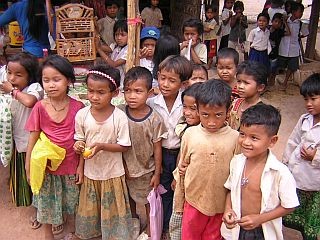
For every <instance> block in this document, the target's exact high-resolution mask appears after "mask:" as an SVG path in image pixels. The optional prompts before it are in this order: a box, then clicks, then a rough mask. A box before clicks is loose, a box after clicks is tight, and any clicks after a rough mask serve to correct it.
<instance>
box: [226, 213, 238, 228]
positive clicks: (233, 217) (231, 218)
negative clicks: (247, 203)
mask: <svg viewBox="0 0 320 240" xmlns="http://www.w3.org/2000/svg"><path fill="white" fill-rule="evenodd" d="M222 221H223V222H224V224H225V225H226V227H227V228H228V229H232V228H234V227H235V226H237V223H238V222H237V214H236V213H235V212H234V211H233V210H232V209H230V210H229V211H226V212H224V213H223V217H222Z"/></svg>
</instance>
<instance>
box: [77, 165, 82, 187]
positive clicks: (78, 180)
mask: <svg viewBox="0 0 320 240" xmlns="http://www.w3.org/2000/svg"><path fill="white" fill-rule="evenodd" d="M82 183H83V167H81V166H78V167H77V171H76V184H82Z"/></svg>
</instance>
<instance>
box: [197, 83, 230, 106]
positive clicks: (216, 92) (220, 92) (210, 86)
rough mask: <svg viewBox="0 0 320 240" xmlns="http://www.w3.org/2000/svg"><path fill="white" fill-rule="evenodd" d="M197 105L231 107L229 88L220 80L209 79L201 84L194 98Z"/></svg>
mask: <svg viewBox="0 0 320 240" xmlns="http://www.w3.org/2000/svg"><path fill="white" fill-rule="evenodd" d="M196 100H197V105H199V104H203V105H210V106H226V109H227V110H228V109H229V107H230V105H231V87H230V86H229V85H228V84H227V83H226V82H225V81H222V80H217V79H210V80H208V81H206V82H204V83H202V84H201V86H200V87H199V89H198V94H197V97H196Z"/></svg>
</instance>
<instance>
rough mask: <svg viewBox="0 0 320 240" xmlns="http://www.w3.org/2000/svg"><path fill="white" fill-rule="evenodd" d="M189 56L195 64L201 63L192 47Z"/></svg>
mask: <svg viewBox="0 0 320 240" xmlns="http://www.w3.org/2000/svg"><path fill="white" fill-rule="evenodd" d="M190 55H191V59H192V61H193V62H194V63H195V64H202V63H203V62H202V61H201V60H200V58H199V56H198V54H197V53H196V51H195V50H194V46H192V47H191V51H190Z"/></svg>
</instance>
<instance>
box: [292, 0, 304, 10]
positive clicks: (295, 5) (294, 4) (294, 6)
mask: <svg viewBox="0 0 320 240" xmlns="http://www.w3.org/2000/svg"><path fill="white" fill-rule="evenodd" d="M298 10H301V12H303V11H304V6H303V4H302V3H298V2H292V3H291V13H293V12H296V11H298Z"/></svg>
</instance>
